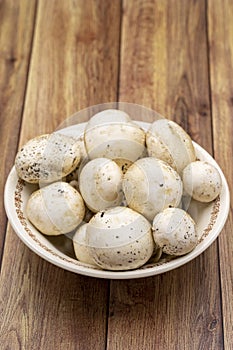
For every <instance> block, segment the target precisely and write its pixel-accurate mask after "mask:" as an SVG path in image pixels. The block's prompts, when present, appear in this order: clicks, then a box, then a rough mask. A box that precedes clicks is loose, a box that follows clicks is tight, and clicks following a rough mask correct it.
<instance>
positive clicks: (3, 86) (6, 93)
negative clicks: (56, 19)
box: [0, 0, 36, 260]
mask: <svg viewBox="0 0 233 350" xmlns="http://www.w3.org/2000/svg"><path fill="white" fill-rule="evenodd" d="M35 7H36V2H35V1H34V0H33V1H28V0H23V1H14V0H10V1H7V0H4V1H1V2H0V77H1V79H0V149H1V152H0V164H1V182H0V198H1V199H0V218H1V219H0V260H1V256H2V249H3V242H4V237H5V231H6V223H7V220H6V216H5V211H4V206H3V192H4V184H5V181H6V177H7V175H8V173H9V171H10V168H11V167H12V164H13V162H14V157H15V152H16V149H17V144H18V137H19V128H20V123H21V116H22V111H23V98H24V93H25V88H26V82H27V71H28V64H29V58H30V53H31V41H32V36H33V28H34V17H35Z"/></svg>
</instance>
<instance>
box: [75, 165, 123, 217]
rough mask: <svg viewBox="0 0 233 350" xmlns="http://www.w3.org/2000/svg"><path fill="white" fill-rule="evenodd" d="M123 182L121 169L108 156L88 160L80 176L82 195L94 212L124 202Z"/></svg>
mask: <svg viewBox="0 0 233 350" xmlns="http://www.w3.org/2000/svg"><path fill="white" fill-rule="evenodd" d="M121 184H122V172H121V169H120V168H119V167H118V165H117V164H116V163H115V162H114V161H112V160H111V159H107V158H96V159H93V160H91V161H90V162H88V163H87V164H86V165H85V166H84V167H83V169H82V171H81V173H80V177H79V188H80V192H81V194H82V197H83V199H84V201H85V203H86V205H87V207H88V208H89V209H90V210H91V211H93V212H94V213H96V212H98V211H100V210H104V209H106V208H109V207H113V206H117V205H119V204H120V203H121V202H122V200H123V193H122V189H121Z"/></svg>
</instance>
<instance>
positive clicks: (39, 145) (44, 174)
mask: <svg viewBox="0 0 233 350" xmlns="http://www.w3.org/2000/svg"><path fill="white" fill-rule="evenodd" d="M79 161H80V151H79V145H78V143H77V142H76V140H75V139H73V138H71V137H69V136H65V135H62V134H59V133H53V134H50V135H49V134H46V135H41V136H38V137H35V138H33V139H31V140H30V141H28V142H27V143H26V144H25V145H24V146H23V147H22V148H21V149H20V150H19V152H18V153H17V155H16V159H15V168H16V171H17V174H18V176H19V177H20V178H22V179H23V180H25V181H27V182H29V183H39V182H44V183H49V182H54V181H58V180H61V179H62V177H64V176H66V175H67V174H69V173H70V172H72V171H73V170H74V169H75V168H76V166H77V165H78V163H79Z"/></svg>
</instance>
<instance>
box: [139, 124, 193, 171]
mask: <svg viewBox="0 0 233 350" xmlns="http://www.w3.org/2000/svg"><path fill="white" fill-rule="evenodd" d="M146 144H147V150H148V154H149V156H150V157H155V158H158V159H161V160H163V161H165V162H167V163H168V164H169V165H170V166H171V167H173V168H174V169H175V170H176V171H177V172H178V173H179V174H181V173H182V170H183V169H184V168H185V167H186V166H187V165H188V164H189V163H191V162H193V161H195V159H196V155H195V149H194V146H193V144H192V140H191V138H190V136H189V135H188V134H187V133H186V132H185V130H184V129H183V128H182V127H181V126H180V125H178V124H177V123H175V122H173V121H171V120H168V119H159V120H156V121H155V122H154V123H152V125H151V127H150V128H149V130H148V131H147V134H146Z"/></svg>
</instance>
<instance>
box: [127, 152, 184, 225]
mask: <svg viewBox="0 0 233 350" xmlns="http://www.w3.org/2000/svg"><path fill="white" fill-rule="evenodd" d="M122 187H123V191H124V194H125V197H126V202H127V204H128V206H129V207H130V208H131V209H134V210H136V211H137V212H139V213H141V214H143V215H144V216H145V217H146V218H147V219H148V220H153V218H154V217H155V215H156V214H157V213H159V212H160V211H162V210H163V209H165V208H167V207H169V206H172V207H177V206H178V205H179V203H180V201H181V197H182V190H183V186H182V181H181V178H180V176H179V175H178V173H177V172H176V171H175V170H174V169H173V168H171V167H170V166H169V165H168V164H167V163H165V162H163V161H161V160H158V159H155V158H153V157H148V158H142V159H139V160H137V161H136V162H135V163H134V164H133V165H131V167H130V168H129V169H128V170H127V172H126V173H125V174H124V176H123V182H122Z"/></svg>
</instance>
